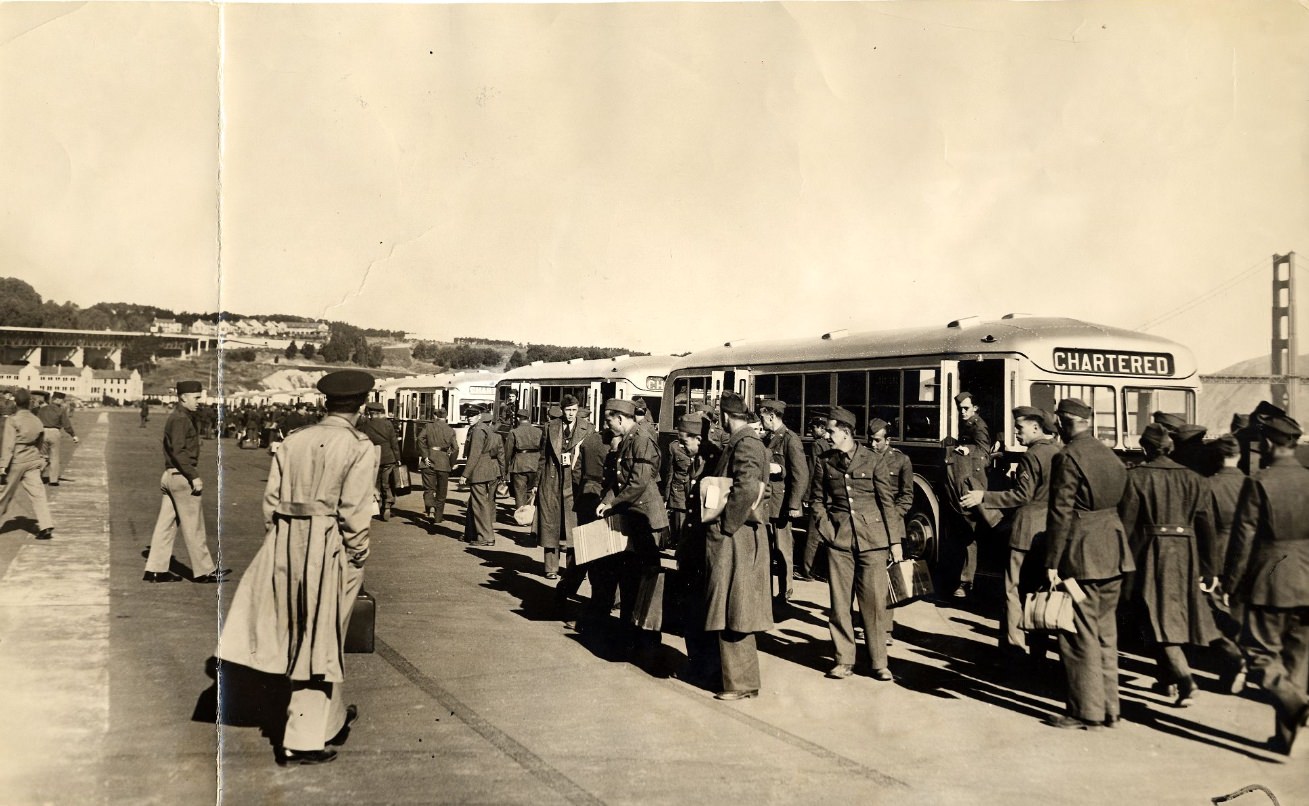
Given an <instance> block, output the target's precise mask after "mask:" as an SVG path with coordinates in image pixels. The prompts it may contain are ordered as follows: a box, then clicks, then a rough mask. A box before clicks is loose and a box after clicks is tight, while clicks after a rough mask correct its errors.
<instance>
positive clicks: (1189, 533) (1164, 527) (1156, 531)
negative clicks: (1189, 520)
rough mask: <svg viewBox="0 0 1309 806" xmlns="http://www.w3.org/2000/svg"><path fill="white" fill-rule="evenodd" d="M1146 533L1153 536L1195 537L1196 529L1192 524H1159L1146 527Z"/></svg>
mask: <svg viewBox="0 0 1309 806" xmlns="http://www.w3.org/2000/svg"><path fill="white" fill-rule="evenodd" d="M1145 533H1146V534H1148V535H1151V536H1153V537H1194V536H1195V530H1194V529H1192V528H1191V527H1190V526H1181V525H1178V524H1159V525H1157V526H1147V527H1145Z"/></svg>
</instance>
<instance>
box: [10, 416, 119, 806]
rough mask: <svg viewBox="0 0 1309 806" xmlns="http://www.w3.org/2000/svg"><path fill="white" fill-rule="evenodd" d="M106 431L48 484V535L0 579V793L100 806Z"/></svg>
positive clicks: (105, 723)
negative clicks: (61, 479)
mask: <svg viewBox="0 0 1309 806" xmlns="http://www.w3.org/2000/svg"><path fill="white" fill-rule="evenodd" d="M107 431H108V428H107V427H106V426H105V424H104V422H103V420H102V419H100V418H97V420H96V425H95V427H93V428H92V429H90V430H89V431H88V432H87V433H84V434H82V435H80V436H81V437H82V439H81V443H80V444H79V445H78V446H77V448H76V450H75V452H74V453H73V457H72V461H71V462H69V464H68V466H67V477H66V478H67V479H68V480H67V481H66V482H65V483H64V484H61V485H60V486H59V487H58V488H57V489H50V488H47V489H48V490H49V497H50V509H51V514H52V516H53V519H54V523H55V526H54V530H55V532H54V539H53V540H50V541H41V542H39V543H38V542H34V541H32V540H31V537H30V536H28V535H26V534H25V533H23V532H9V533H7V534H6V535H5V537H4V539H7V540H15V539H16V540H24V541H27V542H25V544H24V545H23V546H22V547H21V548H19V550H18V553H17V555H16V556H15V557H14V560H13V562H12V563H11V564H10V566H9V569H8V571H6V573H5V574H4V576H3V577H2V578H0V680H3V681H4V685H3V686H0V713H2V714H4V730H3V731H2V732H0V758H2V759H4V762H3V763H2V764H0V792H4V793H5V798H6V799H7V800H9V799H12V800H9V802H22V803H26V802H33V801H35V802H40V801H42V800H49V799H50V798H55V799H58V796H59V795H60V793H64V794H66V793H68V792H72V791H76V792H79V793H82V794H81V795H79V798H80V799H81V800H83V801H84V802H103V801H104V800H105V799H106V795H105V793H104V792H103V789H102V787H103V782H102V781H100V780H98V778H97V777H98V775H99V770H100V769H102V766H101V765H102V763H103V761H104V756H105V749H104V738H105V736H106V735H107V734H108V730H109V489H108V474H107V473H106V471H105V442H106V439H107V436H106V435H107Z"/></svg>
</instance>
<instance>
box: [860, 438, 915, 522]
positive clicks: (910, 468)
mask: <svg viewBox="0 0 1309 806" xmlns="http://www.w3.org/2000/svg"><path fill="white" fill-rule="evenodd" d="M869 450H872V448H869ZM873 455H874V456H876V457H877V458H878V460H879V461H881V462H882V463H883V464H884V465H886V472H887V474H888V475H890V477H891V487H892V489H893V490H894V491H895V511H896V512H898V513H900V517H901V518H904V517H905V516H906V515H908V514H909V510H911V509H913V507H914V463H913V462H911V461H910V460H909V457H908V456H905V455H904V453H903V452H902V451H900V450H899V449H897V448H893V447H891V446H890V445H887V446H886V450H884V451H882V452H881V453H878V452H877V451H873Z"/></svg>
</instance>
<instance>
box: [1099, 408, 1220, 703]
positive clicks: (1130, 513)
mask: <svg viewBox="0 0 1309 806" xmlns="http://www.w3.org/2000/svg"><path fill="white" fill-rule="evenodd" d="M1141 448H1142V450H1144V451H1145V458H1146V461H1145V462H1143V463H1142V464H1139V465H1137V466H1136V467H1134V468H1132V469H1131V470H1129V471H1128V472H1127V488H1126V489H1125V490H1124V493H1123V500H1122V502H1121V503H1120V504H1119V505H1118V514H1119V518H1121V519H1122V522H1123V528H1124V529H1126V530H1127V534H1128V538H1129V540H1130V541H1131V544H1132V549H1133V555H1134V557H1135V561H1136V566H1137V572H1136V575H1135V577H1134V585H1135V590H1134V591H1133V595H1134V596H1135V597H1136V599H1137V600H1138V601H1139V603H1140V605H1141V606H1142V607H1141V612H1142V614H1143V616H1144V617H1145V620H1146V622H1147V624H1146V625H1142V626H1143V627H1145V626H1147V625H1148V627H1149V638H1150V639H1151V640H1153V642H1154V644H1155V647H1156V656H1157V660H1158V662H1159V672H1158V683H1157V684H1156V686H1155V689H1156V691H1160V692H1163V693H1166V694H1167V695H1168V696H1176V698H1177V699H1176V705H1177V707H1179V708H1185V707H1186V706H1188V705H1190V704H1191V703H1192V701H1193V700H1194V698H1195V693H1196V686H1195V681H1194V679H1192V677H1191V669H1190V666H1189V665H1188V664H1187V660H1186V654H1185V653H1184V652H1183V651H1182V647H1183V645H1185V644H1193V645H1196V646H1208V645H1209V643H1210V642H1211V641H1213V640H1214V639H1215V638H1216V637H1217V630H1216V629H1215V628H1214V624H1213V617H1212V616H1211V615H1210V613H1209V605H1208V603H1207V602H1205V601H1204V596H1203V592H1202V590H1201V576H1200V573H1201V571H1200V565H1201V563H1200V551H1199V545H1200V544H1201V543H1203V544H1204V545H1209V544H1211V543H1212V542H1213V535H1212V530H1213V522H1212V520H1211V519H1210V516H1209V489H1208V485H1207V484H1206V483H1205V480H1204V478H1203V477H1201V476H1200V475H1199V474H1198V473H1196V472H1195V471H1193V470H1190V469H1188V468H1186V467H1183V466H1182V465H1180V464H1178V463H1177V462H1174V461H1173V460H1172V458H1171V457H1170V456H1169V453H1171V451H1172V449H1173V442H1172V438H1171V437H1170V436H1169V435H1168V432H1167V431H1166V430H1165V429H1164V427H1163V426H1161V425H1159V424H1158V423H1151V424H1150V425H1148V426H1146V428H1145V430H1144V431H1143V432H1142V433H1141Z"/></svg>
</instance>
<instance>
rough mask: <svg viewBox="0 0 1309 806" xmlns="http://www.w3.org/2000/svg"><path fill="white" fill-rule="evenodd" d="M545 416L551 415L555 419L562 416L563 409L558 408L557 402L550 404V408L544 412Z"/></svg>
mask: <svg viewBox="0 0 1309 806" xmlns="http://www.w3.org/2000/svg"><path fill="white" fill-rule="evenodd" d="M546 416H547V417H553V418H555V419H556V420H557V419H559V418H560V417H563V416H564V410H563V409H561V408H559V404H558V403H552V404H550V410H549V411H547V412H546Z"/></svg>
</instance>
